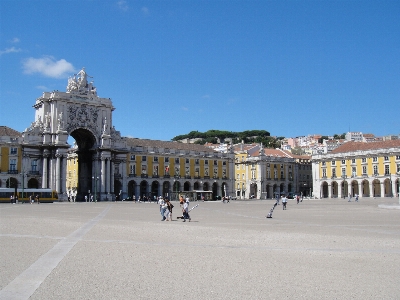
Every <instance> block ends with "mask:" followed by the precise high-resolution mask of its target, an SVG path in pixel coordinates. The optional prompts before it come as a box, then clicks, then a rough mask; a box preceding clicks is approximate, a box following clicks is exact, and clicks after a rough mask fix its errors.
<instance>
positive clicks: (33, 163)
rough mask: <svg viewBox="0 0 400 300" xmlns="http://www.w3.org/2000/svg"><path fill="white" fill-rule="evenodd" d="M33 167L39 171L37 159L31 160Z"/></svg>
mask: <svg viewBox="0 0 400 300" xmlns="http://www.w3.org/2000/svg"><path fill="white" fill-rule="evenodd" d="M31 169H32V171H37V160H36V159H35V160H32V162H31Z"/></svg>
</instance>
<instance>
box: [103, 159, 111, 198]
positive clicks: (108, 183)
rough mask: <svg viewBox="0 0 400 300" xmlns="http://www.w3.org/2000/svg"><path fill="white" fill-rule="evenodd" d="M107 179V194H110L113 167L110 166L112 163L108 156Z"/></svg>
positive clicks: (106, 162)
mask: <svg viewBox="0 0 400 300" xmlns="http://www.w3.org/2000/svg"><path fill="white" fill-rule="evenodd" d="M105 165H106V166H105V172H106V173H105V177H106V178H105V179H104V180H105V181H106V191H105V192H106V193H107V194H109V193H110V182H111V172H110V169H111V167H110V165H111V161H110V159H109V158H108V159H107V160H106V161H105Z"/></svg>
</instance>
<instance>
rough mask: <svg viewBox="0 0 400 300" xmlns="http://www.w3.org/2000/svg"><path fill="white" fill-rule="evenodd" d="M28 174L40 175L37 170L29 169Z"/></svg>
mask: <svg viewBox="0 0 400 300" xmlns="http://www.w3.org/2000/svg"><path fill="white" fill-rule="evenodd" d="M28 174H29V175H40V173H39V171H29V172H28Z"/></svg>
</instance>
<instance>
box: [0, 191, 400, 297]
mask: <svg viewBox="0 0 400 300" xmlns="http://www.w3.org/2000/svg"><path fill="white" fill-rule="evenodd" d="M353 200H354V199H353ZM197 203H199V204H200V205H199V207H198V208H196V209H195V210H193V211H192V212H191V217H192V221H191V222H186V223H183V222H182V221H181V220H177V219H176V217H177V216H180V215H181V212H180V207H179V204H178V203H174V205H175V208H174V212H173V217H174V221H172V222H165V221H164V222H162V221H161V216H160V213H159V207H158V205H157V204H155V203H152V204H150V203H133V202H118V203H115V202H98V203H68V202H63V203H53V204H39V205H38V204H32V205H30V204H16V205H12V204H2V205H0V238H1V239H0V241H1V252H0V262H1V268H0V289H1V291H0V299H399V298H400V206H399V200H398V198H382V199H363V198H361V199H360V202H358V203H357V202H354V201H353V202H350V203H349V202H347V199H324V200H304V201H303V202H302V203H300V204H296V202H295V201H294V200H289V203H288V208H287V210H285V211H284V210H282V206H281V205H279V206H277V207H276V209H275V211H274V213H273V218H272V219H266V218H265V216H266V214H267V212H268V211H269V209H270V208H271V207H272V206H273V201H272V200H263V201H260V200H254V201H253V200H251V201H231V203H225V204H223V203H222V202H220V201H218V202H197ZM195 204H196V203H191V204H190V207H192V206H194V205H195Z"/></svg>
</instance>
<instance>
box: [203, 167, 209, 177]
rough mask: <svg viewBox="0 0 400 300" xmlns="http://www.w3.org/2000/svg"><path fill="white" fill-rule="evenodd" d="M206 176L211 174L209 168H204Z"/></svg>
mask: <svg viewBox="0 0 400 300" xmlns="http://www.w3.org/2000/svg"><path fill="white" fill-rule="evenodd" d="M204 176H210V175H209V173H208V168H204Z"/></svg>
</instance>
